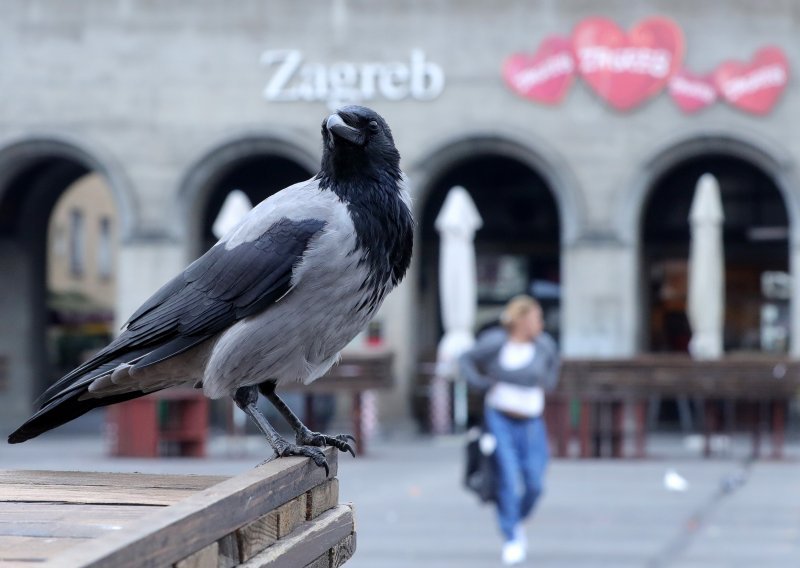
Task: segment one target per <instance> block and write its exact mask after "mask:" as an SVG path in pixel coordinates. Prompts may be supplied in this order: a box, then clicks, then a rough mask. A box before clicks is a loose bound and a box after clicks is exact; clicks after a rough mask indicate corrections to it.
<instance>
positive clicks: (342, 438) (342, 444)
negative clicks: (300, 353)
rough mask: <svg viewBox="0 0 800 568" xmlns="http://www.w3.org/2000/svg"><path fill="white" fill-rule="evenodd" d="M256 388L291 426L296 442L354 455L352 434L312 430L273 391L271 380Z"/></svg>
mask: <svg viewBox="0 0 800 568" xmlns="http://www.w3.org/2000/svg"><path fill="white" fill-rule="evenodd" d="M258 390H259V391H261V394H263V395H264V396H265V397H267V400H268V401H270V402H271V403H272V406H274V407H275V409H276V410H277V411H278V412H280V413H281V416H283V417H284V418H285V419H286V422H288V423H289V426H291V427H292V430H294V433H295V439H296V440H297V443H298V444H300V445H302V446H333V447H334V448H337V449H338V450H339V451H340V452H350V454H352V456H353V457H356V453H355V451H354V450H353V446H351V445H350V441H352V442H355V441H356V439H355V438H353V436H351V435H349V434H339V435H338V436H326V435H325V434H320V433H319V432H312V431H311V430H310V429H309V428H308V426H306V425H305V424H303V423H302V422H301V421H300V419H299V418H298V417H297V415H296V414H295V413H294V412H292V409H291V408H289V407H288V406H286V403H285V402H283V400H281V397H279V396H278V393H276V392H275V383H273V382H272V381H268V382H265V383H261V384H260V385H258Z"/></svg>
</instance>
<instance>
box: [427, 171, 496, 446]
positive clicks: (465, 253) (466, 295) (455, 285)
mask: <svg viewBox="0 0 800 568" xmlns="http://www.w3.org/2000/svg"><path fill="white" fill-rule="evenodd" d="M482 225H483V219H481V216H480V214H479V213H478V209H477V208H476V207H475V203H474V202H473V201H472V198H471V197H470V196H469V193H467V190H466V189H464V188H463V187H460V186H456V187H453V188H452V189H450V191H449V192H448V194H447V197H446V198H445V200H444V203H443V204H442V209H441V210H440V211H439V215H438V216H437V217H436V222H435V227H436V230H437V231H438V232H439V239H440V251H439V301H440V306H441V314H442V324H443V327H444V337H442V339H441V341H440V342H439V346H438V349H437V354H436V377H435V378H434V381H433V385H432V391H431V425H432V428H433V431H434V432H435V433H444V432H447V431H448V430H449V428H450V422H451V418H450V411H449V405H448V398H449V396H448V392H449V388H448V387H447V381H448V380H451V379H454V378H455V377H456V376H457V372H458V369H457V360H458V357H459V356H460V355H461V354H462V353H464V351H466V350H467V349H469V348H470V347H472V344H473V343H474V341H475V337H474V335H473V333H472V328H473V327H474V325H475V312H476V310H477V303H478V292H477V286H478V283H477V277H476V273H475V246H474V239H475V231H477V230H478V229H479V228H480V227H481V226H482ZM466 401H467V397H466V386H465V385H464V384H463V383H461V382H459V383H456V393H455V397H454V406H455V409H454V414H455V423H456V425H457V426H458V427H459V428H463V427H464V426H465V425H466V419H467V408H466Z"/></svg>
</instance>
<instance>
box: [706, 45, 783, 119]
mask: <svg viewBox="0 0 800 568" xmlns="http://www.w3.org/2000/svg"><path fill="white" fill-rule="evenodd" d="M714 81H715V82H716V84H717V88H718V89H719V92H720V94H721V95H722V97H723V98H724V99H725V100H726V101H727V102H728V103H730V104H731V105H733V106H735V107H737V108H739V109H741V110H743V111H745V112H749V113H751V114H756V115H765V114H767V113H768V112H769V111H771V110H772V107H774V106H775V103H777V102H778V98H780V96H781V93H782V92H783V90H784V89H785V88H786V84H787V83H788V82H789V63H788V61H787V60H786V55H785V54H784V53H783V51H781V50H780V49H779V48H777V47H765V48H763V49H760V50H759V51H758V52H756V54H755V55H754V56H753V59H752V60H751V61H750V62H749V63H742V62H739V61H726V62H724V63H722V64H721V65H720V66H719V67H717V70H716V71H715V72H714Z"/></svg>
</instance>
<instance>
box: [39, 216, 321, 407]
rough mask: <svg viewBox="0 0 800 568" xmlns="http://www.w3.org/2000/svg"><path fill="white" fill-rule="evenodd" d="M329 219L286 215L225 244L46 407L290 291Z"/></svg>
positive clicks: (53, 392)
mask: <svg viewBox="0 0 800 568" xmlns="http://www.w3.org/2000/svg"><path fill="white" fill-rule="evenodd" d="M324 226H325V222H324V221H321V220H319V219H302V220H291V219H287V218H281V219H280V220H278V221H276V222H275V223H273V224H272V225H271V226H270V227H269V228H268V229H267V230H266V231H264V233H262V234H261V236H259V237H258V238H256V239H255V240H252V241H248V242H243V243H241V244H238V245H237V246H235V247H233V248H231V249H226V248H225V243H218V244H217V245H215V246H214V247H213V248H211V250H209V251H208V252H207V253H206V254H204V255H203V256H201V257H200V258H199V259H197V260H196V261H194V262H193V263H192V264H191V265H190V266H189V267H188V268H187V269H186V270H185V271H184V272H183V274H181V275H179V276H177V277H176V278H175V279H173V280H172V281H170V282H168V283H167V284H166V285H164V286H163V287H162V288H161V289H160V290H159V291H158V292H156V293H155V294H154V295H153V296H152V297H151V298H150V299H149V300H147V301H146V302H145V303H144V304H143V305H142V306H141V307H140V308H139V309H138V310H137V311H136V312H135V313H134V315H133V316H132V317H131V319H130V320H129V321H128V324H127V327H126V329H125V330H124V331H123V332H122V333H121V334H120V335H119V337H117V338H116V339H115V340H114V341H113V342H111V344H109V345H108V346H107V347H106V348H105V349H103V350H102V351H100V352H99V353H98V354H97V355H96V356H95V357H93V358H92V359H91V360H90V361H88V362H87V363H85V364H84V365H82V366H81V367H79V368H77V369H75V370H74V371H72V372H71V373H69V374H68V375H66V376H65V377H63V378H62V379H60V380H59V381H58V382H56V383H55V384H54V385H52V386H51V387H50V388H49V389H48V390H47V391H46V392H45V393H44V394H43V395H42V397H41V399H40V400H41V401H42V406H45V405H47V404H48V402H50V401H51V400H52V399H54V398H56V397H59V396H60V395H62V394H64V392H65V391H67V390H69V391H71V390H74V389H76V388H79V387H82V386H84V385H86V384H88V383H89V382H91V380H93V379H94V378H96V377H97V376H100V375H101V374H103V373H104V372H108V371H107V367H108V365H109V363H117V362H129V363H132V362H135V365H136V366H137V367H146V366H147V365H152V364H154V363H157V362H159V361H163V360H164V359H167V358H169V357H172V356H174V355H177V354H179V353H182V352H183V351H186V350H187V349H190V348H191V347H194V346H195V345H198V344H199V343H201V342H203V341H205V340H206V339H209V338H211V337H213V336H214V335H216V334H217V333H219V332H221V331H223V330H224V329H226V328H227V327H229V326H230V325H232V324H233V323H235V322H236V321H237V320H239V319H242V318H245V317H247V316H251V315H254V314H256V313H259V312H261V311H262V310H264V309H266V308H267V307H268V306H269V305H271V304H272V303H274V302H275V301H276V300H278V299H279V298H280V297H281V296H283V295H284V294H285V293H286V292H287V291H288V290H289V288H290V286H291V278H292V269H293V267H294V266H295V264H296V263H297V262H298V261H299V260H300V259H301V258H302V256H303V253H304V251H305V250H306V247H307V246H308V243H309V241H310V240H311V239H312V237H313V236H314V235H315V234H317V233H318V232H319V231H321V230H322V228H323V227H324Z"/></svg>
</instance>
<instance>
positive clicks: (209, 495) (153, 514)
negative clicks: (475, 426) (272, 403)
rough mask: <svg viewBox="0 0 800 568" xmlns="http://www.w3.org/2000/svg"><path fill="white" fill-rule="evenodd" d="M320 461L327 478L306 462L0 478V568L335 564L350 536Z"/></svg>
mask: <svg viewBox="0 0 800 568" xmlns="http://www.w3.org/2000/svg"><path fill="white" fill-rule="evenodd" d="M327 455H328V463H329V464H330V467H331V478H326V477H325V471H324V469H323V468H319V467H317V466H316V465H314V464H313V463H311V462H310V460H308V459H306V458H282V459H279V460H274V461H271V462H268V463H266V464H263V465H261V466H259V467H257V468H254V469H251V470H249V471H245V472H243V473H242V474H240V475H238V476H236V477H232V478H227V477H216V476H196V475H144V474H138V473H133V474H130V473H87V472H63V471H0V567H2V568H9V567H12V566H13V567H22V566H25V567H28V568H30V567H31V566H34V565H35V566H43V567H53V568H55V567H58V568H69V567H71V566H75V567H77V566H97V567H100V566H108V567H114V568H122V567H126V566H130V567H140V566H157V567H162V566H167V567H170V566H176V567H179V568H201V567H205V566H209V567H211V566H213V567H214V568H217V566H238V565H247V566H306V565H307V564H308V565H313V566H315V567H316V566H325V567H326V568H329V567H330V566H334V565H336V566H338V565H339V564H341V563H342V562H343V561H344V560H346V559H347V558H349V555H351V554H352V550H353V549H354V547H355V540H354V538H355V535H354V531H353V518H352V511H351V509H350V508H349V507H346V506H340V507H337V504H338V483H337V482H336V480H335V479H333V477H334V476H335V475H336V471H337V469H336V468H337V456H336V453H335V452H333V451H328V452H327ZM315 535H316V536H315ZM348 538H349V539H350V540H349V541H348V540H347V539H348ZM292 539H294V540H292ZM342 542H344V543H345V544H344V548H346V549H348V550H347V551H345V552H347V554H345V553H344V552H343V551H342V550H341V548H342V547H340V549H339V550H338V552H336V554H337V555H338V556H337V558H336V559H335V560H336V561H337V562H338V563H336V564H334V563H333V562H334V559H333V553H332V552H331V550H336V545H337V544H340V543H342ZM224 558H227V559H224ZM314 562H315V563H314ZM312 563H313V564H312Z"/></svg>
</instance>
